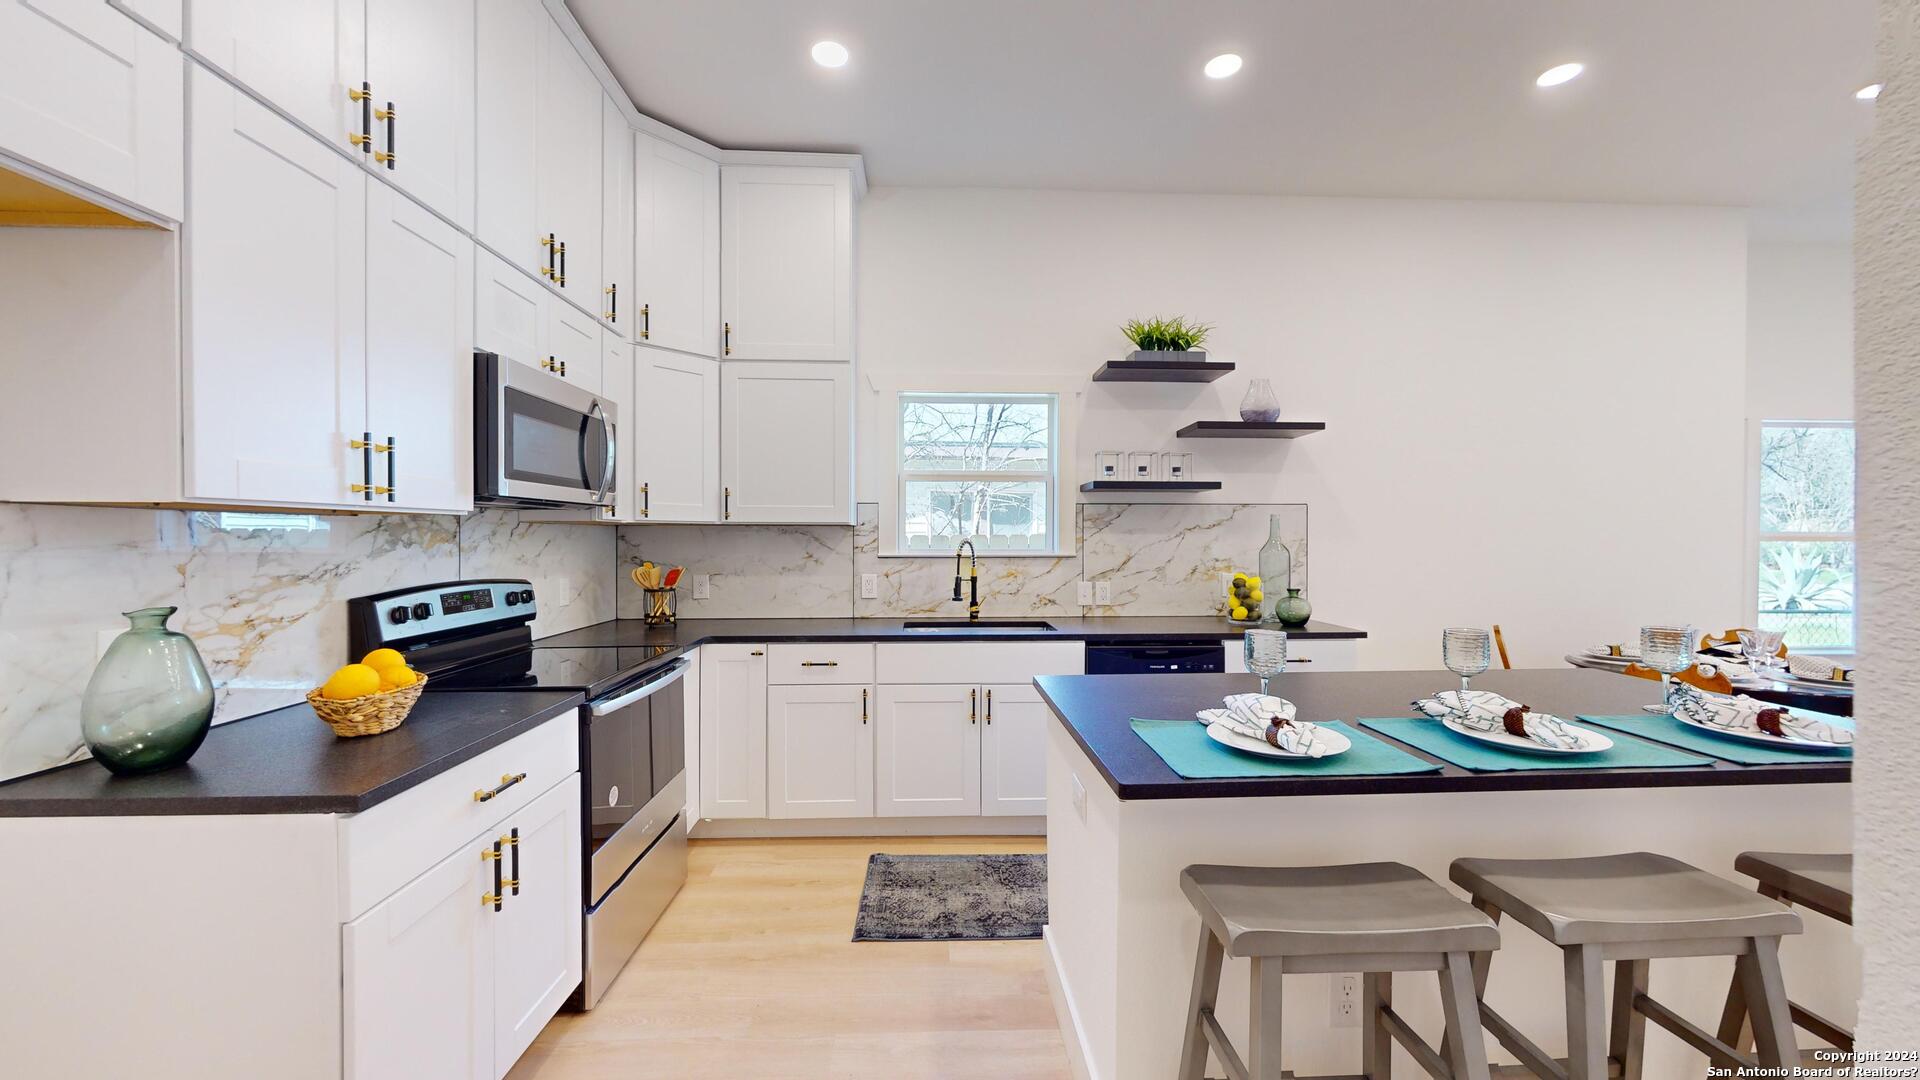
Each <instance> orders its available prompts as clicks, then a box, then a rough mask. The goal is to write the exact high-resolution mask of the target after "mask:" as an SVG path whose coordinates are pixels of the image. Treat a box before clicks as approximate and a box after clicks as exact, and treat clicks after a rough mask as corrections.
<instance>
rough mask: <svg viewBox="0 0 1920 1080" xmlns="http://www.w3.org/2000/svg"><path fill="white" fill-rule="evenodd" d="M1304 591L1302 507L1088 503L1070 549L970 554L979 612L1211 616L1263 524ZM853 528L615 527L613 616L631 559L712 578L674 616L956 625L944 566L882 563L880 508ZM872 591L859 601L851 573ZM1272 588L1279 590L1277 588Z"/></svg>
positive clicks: (1262, 539)
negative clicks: (1082, 593)
mask: <svg viewBox="0 0 1920 1080" xmlns="http://www.w3.org/2000/svg"><path fill="white" fill-rule="evenodd" d="M1276 516H1277V517H1279V518H1280V527H1281V535H1282V539H1283V540H1284V542H1285V543H1286V544H1287V546H1288V548H1289V549H1290V550H1291V551H1292V553H1293V562H1294V579H1295V584H1296V585H1298V586H1299V587H1300V588H1302V589H1304V588H1306V567H1307V508H1306V506H1305V505H1303V504H1298V503H1154V504H1147V503H1088V504H1083V505H1082V506H1081V507H1080V509H1079V517H1078V519H1077V524H1076V528H1075V536H1074V543H1073V551H1072V552H1071V553H1069V554H1065V555H1060V556H1056V557H1052V558H1041V557H1018V558H1013V557H1006V556H1001V557H994V556H986V557H983V558H982V559H981V560H980V601H981V606H982V607H983V608H985V609H986V610H987V611H988V612H989V613H990V614H993V615H1000V616H1033V615H1039V616H1045V615H1081V614H1088V615H1117V614H1128V615H1210V614H1215V613H1217V612H1219V611H1220V610H1221V609H1222V604H1221V592H1220V579H1219V575H1220V573H1221V572H1222V571H1229V570H1233V569H1247V570H1251V569H1254V568H1255V565H1256V562H1257V556H1258V554H1259V551H1260V548H1261V547H1262V546H1264V545H1265V544H1266V542H1267V537H1268V533H1269V528H1270V524H1271V521H1272V519H1273V518H1274V517H1276ZM858 522H859V523H858V524H857V525H854V526H852V527H850V528H849V527H848V526H844V525H789V526H771V525H770V526H764V527H755V526H743V525H727V526H719V525H630V526H624V527H622V528H621V529H620V549H619V557H620V571H619V574H618V576H617V579H616V581H615V588H616V589H617V590H618V592H619V602H618V608H619V611H620V615H621V617H622V618H638V617H639V616H640V615H641V614H642V608H643V600H642V595H641V592H640V589H639V588H638V587H637V586H635V585H634V584H633V582H632V581H631V580H629V579H628V577H627V571H628V569H630V568H631V567H633V566H637V565H639V563H640V562H641V560H643V559H651V560H652V561H653V562H655V563H659V564H662V565H674V564H678V565H682V566H685V567H686V568H687V573H688V574H689V575H693V574H699V573H706V574H709V575H711V583H712V588H711V594H710V596H709V597H708V599H706V600H694V599H692V596H693V590H692V587H691V584H692V583H691V582H690V581H689V582H684V583H683V584H682V585H681V587H680V589H679V592H678V594H677V595H676V597H675V603H676V605H677V608H678V610H679V612H680V615H681V616H682V617H683V618H702V617H706V618H737V617H743V616H748V617H751V616H758V617H765V618H804V617H819V616H831V617H837V618H846V617H848V616H853V617H858V618H902V617H912V616H932V617H941V616H952V617H955V618H959V617H963V616H964V615H965V614H966V612H965V609H964V607H963V606H962V605H959V604H955V603H954V602H953V559H952V557H951V556H936V557H931V558H882V557H881V556H880V530H879V507H878V506H877V505H876V504H874V503H861V504H860V506H859V515H858ZM862 574H875V575H877V576H878V580H879V589H878V592H879V595H878V597H876V598H875V599H871V600H868V599H861V598H860V588H859V583H860V576H861V575H862ZM1083 579H1084V580H1088V581H1097V580H1101V579H1108V580H1111V582H1112V583H1113V603H1112V604H1109V605H1101V606H1097V607H1086V608H1082V607H1081V606H1080V604H1079V596H1078V593H1079V583H1080V582H1081V581H1082V580H1083ZM1280 587H1282V588H1284V584H1282V585H1281V586H1280Z"/></svg>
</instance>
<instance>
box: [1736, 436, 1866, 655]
mask: <svg viewBox="0 0 1920 1080" xmlns="http://www.w3.org/2000/svg"><path fill="white" fill-rule="evenodd" d="M1770 427H1804V428H1853V427H1855V424H1854V422H1853V421H1852V420H1778V419H1766V418H1761V419H1751V420H1748V421H1747V530H1746V531H1747V556H1748V557H1747V602H1746V612H1747V624H1748V625H1749V626H1759V625H1760V545H1762V544H1765V543H1769V542H1778V541H1786V542H1790V543H1810V544H1811V543H1846V544H1852V545H1853V554H1854V566H1855V567H1856V572H1857V568H1858V566H1859V564H1860V562H1859V560H1860V540H1859V526H1860V522H1859V521H1858V520H1857V519H1856V520H1855V521H1854V531H1852V532H1844V533H1797V532H1767V531H1763V530H1762V529H1761V528H1760V479H1761V478H1760V467H1761V466H1760V446H1761V441H1762V439H1763V437H1764V435H1765V432H1766V429H1767V428H1770ZM1859 447H1860V444H1859V441H1858V436H1857V435H1856V437H1855V442H1854V475H1855V477H1856V483H1857V477H1858V476H1859V465H1860V456H1859ZM1855 490H1856V491H1857V490H1858V488H1857V487H1856V489H1855ZM1858 588H1859V583H1858V581H1857V580H1856V581H1855V589H1856V590H1858ZM1852 636H1853V647H1852V648H1840V647H1837V646H1836V647H1829V648H1800V649H1796V650H1794V651H1795V652H1802V653H1807V654H1809V655H1815V654H1820V653H1834V654H1842V655H1851V654H1852V653H1854V652H1855V651H1857V650H1858V649H1859V646H1860V597H1859V593H1858V592H1857V591H1856V592H1855V594H1854V605H1853V635H1852Z"/></svg>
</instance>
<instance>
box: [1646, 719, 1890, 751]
mask: <svg viewBox="0 0 1920 1080" xmlns="http://www.w3.org/2000/svg"><path fill="white" fill-rule="evenodd" d="M1672 716H1673V718H1674V719H1675V720H1678V721H1680V722H1681V723H1683V724H1685V725H1687V726H1688V727H1690V728H1697V729H1698V730H1700V731H1709V732H1712V733H1713V734H1715V735H1724V736H1726V737H1727V738H1729V739H1739V740H1740V741H1742V742H1750V743H1758V744H1759V745H1761V746H1771V747H1773V748H1774V749H1775V750H1807V751H1811V752H1812V753H1816V754H1825V753H1831V752H1833V751H1835V750H1851V749H1853V744H1852V743H1830V742H1818V741H1816V740H1813V739H1801V738H1796V737H1795V736H1792V735H1788V736H1786V737H1784V738H1783V737H1781V736H1779V735H1769V734H1767V733H1766V732H1764V731H1736V730H1734V729H1733V728H1723V727H1716V726H1715V725H1713V724H1703V723H1701V722H1700V721H1698V720H1689V719H1687V718H1686V717H1684V716H1681V715H1679V714H1678V713H1674V714H1672Z"/></svg>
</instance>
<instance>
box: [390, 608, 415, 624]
mask: <svg viewBox="0 0 1920 1080" xmlns="http://www.w3.org/2000/svg"><path fill="white" fill-rule="evenodd" d="M412 617H413V616H412V615H411V614H410V613H409V612H408V611H407V609H406V608H405V607H404V606H402V607H392V608H388V609H387V621H388V622H390V623H392V624H393V625H395V626H399V625H400V624H401V623H403V622H406V621H407V620H408V619H410V618H412Z"/></svg>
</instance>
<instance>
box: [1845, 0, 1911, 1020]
mask: <svg viewBox="0 0 1920 1080" xmlns="http://www.w3.org/2000/svg"><path fill="white" fill-rule="evenodd" d="M1874 71H1875V73H1876V74H1877V75H1878V76H1879V77H1880V78H1882V79H1885V80H1886V90H1885V91H1884V92H1883V93H1881V95H1880V100H1879V101H1878V102H1877V103H1876V105H1875V110H1874V111H1875V116H1874V132H1873V134H1872V135H1871V136H1869V137H1868V139H1867V140H1866V141H1865V143H1864V144H1863V145H1862V147H1861V151H1860V158H1859V161H1860V171H1859V175H1858V177H1857V178H1856V180H1855V182H1854V190H1855V198H1854V207H1855V211H1854V213H1855V217H1854V250H1855V251H1856V253H1857V256H1858V257H1857V260H1856V262H1855V270H1856V273H1857V275H1858V278H1859V290H1858V300H1857V301H1856V303H1855V306H1854V313H1855V317H1856V319H1857V321H1858V326H1859V347H1858V352H1857V354H1856V356H1855V360H1854V376H1855V379H1856V380H1857V382H1856V385H1857V387H1858V391H1859V393H1858V396H1857V400H1856V405H1857V407H1858V410H1859V423H1860V480H1859V486H1858V488H1857V489H1856V490H1857V496H1856V497H1857V499H1858V502H1859V528H1860V652H1861V653H1862V655H1863V656H1865V657H1867V658H1868V663H1869V665H1870V670H1871V671H1872V673H1873V676H1872V678H1871V679H1869V680H1867V681H1865V682H1862V683H1861V685H1860V696H1859V703H1858V704H1857V706H1856V715H1857V716H1858V717H1859V718H1860V743H1861V752H1860V755H1859V763H1858V764H1857V765H1856V766H1855V770H1854V781H1855V783H1854V800H1853V805H1854V815H1855V816H1854V850H1855V852H1856V854H1858V856H1859V866H1858V873H1857V875H1856V878H1855V880H1856V881H1857V883H1858V893H1859V900H1858V903H1857V904H1856V905H1855V912H1854V917H1855V919H1856V920H1857V921H1856V926H1857V927H1858V929H1857V931H1856V933H1857V939H1858V941H1859V945H1860V949H1861V952H1862V955H1863V956H1864V957H1865V964H1864V967H1863V971H1862V976H1863V977H1862V985H1861V1001H1860V1028H1859V1045H1860V1046H1861V1047H1862V1048H1868V1047H1871V1048H1873V1049H1877V1050H1896V1049H1899V1050H1910V1049H1912V1048H1913V1047H1914V1045H1915V1042H1916V1040H1915V1021H1914V1018H1915V1017H1916V1016H1920V934H1916V933H1915V932H1914V922H1915V917H1916V915H1920V901H1916V897H1920V785H1916V784H1915V783H1914V782H1913V763H1914V762H1915V761H1916V760H1920V725H1916V724H1915V723H1914V722H1913V702H1914V701H1915V700H1916V699H1920V634H1917V633H1915V629H1916V624H1917V623H1920V617H1917V616H1916V614H1915V613H1916V611H1920V605H1916V601H1917V600H1920V532H1916V531H1915V530H1914V528H1913V523H1914V521H1915V520H1916V519H1920V424H1916V423H1915V418H1916V417H1920V231H1916V230H1915V228H1914V214H1913V208H1914V206H1915V205H1917V204H1920V169H1916V167H1915V163H1916V162H1920V0H1881V4H1880V47H1879V64H1878V65H1877V66H1876V67H1875V68H1874Z"/></svg>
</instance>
